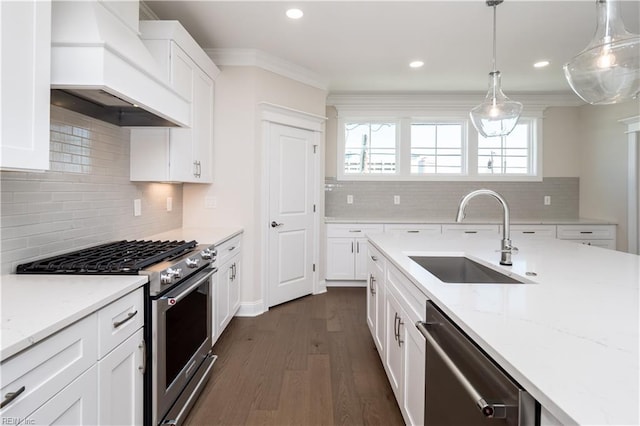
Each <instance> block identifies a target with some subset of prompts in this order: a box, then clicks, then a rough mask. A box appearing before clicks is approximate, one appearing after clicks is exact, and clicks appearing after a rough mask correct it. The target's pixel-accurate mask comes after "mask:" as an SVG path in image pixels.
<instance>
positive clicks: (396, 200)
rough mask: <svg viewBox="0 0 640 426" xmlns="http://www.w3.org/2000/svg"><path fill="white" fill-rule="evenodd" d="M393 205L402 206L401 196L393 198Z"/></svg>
mask: <svg viewBox="0 0 640 426" xmlns="http://www.w3.org/2000/svg"><path fill="white" fill-rule="evenodd" d="M393 204H395V205H398V204H400V196H399V195H394V196H393Z"/></svg>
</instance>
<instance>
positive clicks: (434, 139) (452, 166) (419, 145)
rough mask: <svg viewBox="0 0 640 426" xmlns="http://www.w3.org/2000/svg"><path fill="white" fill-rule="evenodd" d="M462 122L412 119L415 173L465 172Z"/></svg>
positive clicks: (413, 166) (412, 150)
mask: <svg viewBox="0 0 640 426" xmlns="http://www.w3.org/2000/svg"><path fill="white" fill-rule="evenodd" d="M462 135H463V132H462V124H453V123H452V124H435V123H411V174H417V175H424V174H461V173H462V172H463V153H464V151H463V144H464V141H463V138H462Z"/></svg>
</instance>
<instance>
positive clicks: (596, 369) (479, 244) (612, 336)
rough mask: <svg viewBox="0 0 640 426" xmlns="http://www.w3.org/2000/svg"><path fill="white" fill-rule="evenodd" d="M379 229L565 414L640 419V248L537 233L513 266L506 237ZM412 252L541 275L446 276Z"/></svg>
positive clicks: (524, 380) (487, 347)
mask: <svg viewBox="0 0 640 426" xmlns="http://www.w3.org/2000/svg"><path fill="white" fill-rule="evenodd" d="M369 238H370V241H371V242H372V243H373V245H374V246H375V247H377V248H378V249H380V250H381V251H382V252H383V253H385V254H386V256H387V258H388V259H390V261H391V262H392V263H393V264H394V265H395V266H396V267H398V268H399V269H400V270H401V271H402V272H403V273H404V274H405V275H406V276H407V277H408V278H409V279H410V280H411V281H412V282H413V283H414V284H415V285H416V286H417V287H418V288H419V289H420V290H421V292H422V293H423V294H424V295H425V296H426V297H427V298H429V299H431V300H432V301H433V302H434V303H435V304H436V305H438V307H439V308H441V309H442V310H443V311H444V312H445V313H446V314H447V315H448V316H449V317H450V318H451V319H452V320H453V321H454V322H455V323H456V324H458V326H460V328H461V329H462V330H464V331H465V333H467V335H468V336H470V337H471V338H472V339H473V340H474V341H475V342H476V343H477V344H478V345H479V346H480V347H481V348H482V349H483V350H484V351H485V352H486V353H487V354H489V355H490V356H491V357H492V358H493V359H494V360H495V361H496V362H497V363H498V364H500V365H501V366H502V367H503V368H504V369H505V370H506V371H507V372H508V373H509V374H510V375H511V376H512V377H513V378H514V379H515V380H516V381H518V382H519V383H520V385H521V386H523V387H524V388H525V389H526V390H527V391H528V392H529V393H531V395H532V396H533V397H534V398H536V400H538V401H539V402H540V403H541V404H542V405H543V406H544V407H546V409H547V410H549V411H550V412H551V413H552V414H553V415H554V416H555V417H556V418H557V419H558V420H560V421H561V422H562V423H563V424H576V423H578V424H590V425H595V424H597V425H604V424H610V425H614V424H615V425H620V424H634V425H637V424H639V423H640V416H639V405H638V404H639V403H638V401H640V395H639V391H638V387H639V379H640V367H639V363H640V359H639V353H638V347H639V319H640V318H639V305H640V302H639V296H640V294H639V288H640V256H637V255H632V254H627V253H621V252H617V251H613V250H606V249H601V248H597V247H591V246H586V245H582V244H575V243H572V242H567V241H560V240H532V241H521V242H519V244H518V246H519V249H520V251H519V253H518V254H515V255H514V256H513V266H511V267H505V266H500V265H499V256H500V255H499V253H496V252H495V250H496V249H498V248H499V244H500V240H499V237H498V238H496V239H491V240H477V239H457V240H453V239H450V238H447V239H445V238H439V237H438V236H430V237H429V238H428V239H426V238H424V237H420V236H419V235H397V234H378V235H371V236H370V237H369ZM408 255H456V256H459V255H465V256H467V257H470V258H472V259H474V260H477V261H480V262H481V263H485V264H487V265H490V266H491V267H494V268H495V269H499V270H502V271H510V272H511V273H512V274H514V275H516V276H519V277H520V278H524V279H525V280H530V281H533V283H530V284H510V285H505V284H445V283H443V282H441V281H440V280H438V279H437V278H436V277H434V276H433V275H431V274H430V273H429V272H427V271H425V270H424V269H422V268H421V267H420V266H418V265H417V264H416V263H415V262H413V261H412V260H410V259H409V257H408ZM527 272H535V273H536V274H537V275H536V276H527V275H526V273H527Z"/></svg>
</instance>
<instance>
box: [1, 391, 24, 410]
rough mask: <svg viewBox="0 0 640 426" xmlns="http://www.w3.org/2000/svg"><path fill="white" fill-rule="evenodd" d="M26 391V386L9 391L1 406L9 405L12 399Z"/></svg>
mask: <svg viewBox="0 0 640 426" xmlns="http://www.w3.org/2000/svg"><path fill="white" fill-rule="evenodd" d="M24 391H25V387H24V386H23V387H21V388H20V389H18V390H17V391H15V392H7V393H6V394H5V395H4V400H3V401H2V403H1V404H0V408H4V407H6V406H7V405H9V404H10V403H11V401H13V400H14V399H16V398H17V397H18V396H19V395H20V394H21V393H22V392H24Z"/></svg>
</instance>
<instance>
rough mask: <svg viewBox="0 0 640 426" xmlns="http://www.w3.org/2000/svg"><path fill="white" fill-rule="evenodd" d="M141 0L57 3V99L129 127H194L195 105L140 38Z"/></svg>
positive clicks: (54, 11) (54, 21)
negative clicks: (163, 71)
mask: <svg viewBox="0 0 640 426" xmlns="http://www.w3.org/2000/svg"><path fill="white" fill-rule="evenodd" d="M138 6H139V5H138V1H95V0H93V1H54V2H52V25H51V27H52V28H51V89H52V90H51V103H52V104H54V105H57V106H60V107H63V108H67V109H71V110H74V111H76V112H79V113H82V114H85V115H88V116H91V117H94V118H97V119H100V120H103V121H107V122H110V123H112V124H116V125H119V126H126V127H149V126H155V127H177V126H179V127H188V126H189V125H190V123H191V116H190V110H191V107H190V103H189V101H187V100H186V99H184V98H182V97H181V96H180V95H179V94H178V93H177V92H175V91H174V90H173V89H172V88H171V86H170V84H169V82H168V81H166V79H165V78H163V77H162V74H161V73H160V70H159V65H158V64H157V62H156V61H155V60H154V59H153V57H152V56H151V54H150V53H149V51H148V50H147V49H146V47H145V46H144V44H143V42H142V40H140V37H139V33H138Z"/></svg>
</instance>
